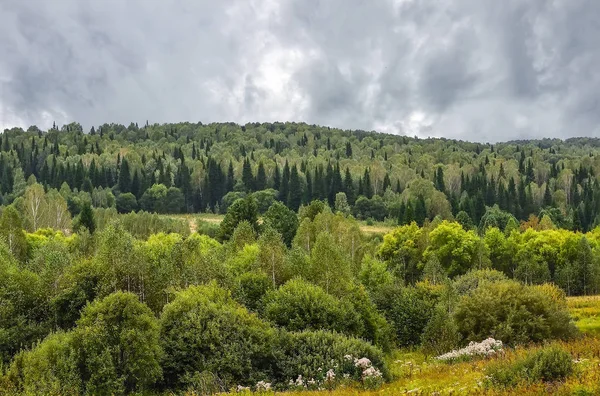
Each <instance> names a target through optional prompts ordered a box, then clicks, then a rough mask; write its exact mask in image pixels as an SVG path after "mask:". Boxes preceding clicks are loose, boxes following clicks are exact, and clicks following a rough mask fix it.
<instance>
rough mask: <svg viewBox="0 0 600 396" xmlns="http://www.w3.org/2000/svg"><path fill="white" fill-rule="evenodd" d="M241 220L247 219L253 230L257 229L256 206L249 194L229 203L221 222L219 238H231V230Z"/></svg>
mask: <svg viewBox="0 0 600 396" xmlns="http://www.w3.org/2000/svg"><path fill="white" fill-rule="evenodd" d="M242 221H247V222H248V223H250V226H252V228H253V229H254V231H255V232H257V231H258V212H257V206H256V201H255V200H254V198H252V197H251V196H248V197H246V198H244V199H238V200H237V201H235V202H234V203H233V205H231V207H230V208H229V210H228V211H227V214H226V215H225V218H224V219H223V221H222V222H221V229H220V231H219V238H220V239H221V240H228V239H229V238H231V236H232V235H233V231H234V230H235V228H236V227H237V225H238V224H239V223H240V222H242Z"/></svg>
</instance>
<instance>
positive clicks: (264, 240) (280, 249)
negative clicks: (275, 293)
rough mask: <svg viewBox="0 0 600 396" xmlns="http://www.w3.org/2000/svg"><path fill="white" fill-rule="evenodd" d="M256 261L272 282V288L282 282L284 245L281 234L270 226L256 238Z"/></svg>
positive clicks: (283, 274)
mask: <svg viewBox="0 0 600 396" xmlns="http://www.w3.org/2000/svg"><path fill="white" fill-rule="evenodd" d="M258 247H259V249H260V252H259V254H258V263H259V265H260V267H261V269H262V270H263V272H265V273H266V274H267V275H269V278H270V279H271V281H272V282H273V288H275V287H277V286H278V285H280V284H281V283H283V280H284V276H285V267H284V265H285V254H286V247H285V245H284V243H283V241H282V239H281V234H280V233H278V232H277V231H276V230H274V229H273V228H271V227H267V228H266V229H265V230H264V231H263V233H262V235H261V236H260V238H259V239H258Z"/></svg>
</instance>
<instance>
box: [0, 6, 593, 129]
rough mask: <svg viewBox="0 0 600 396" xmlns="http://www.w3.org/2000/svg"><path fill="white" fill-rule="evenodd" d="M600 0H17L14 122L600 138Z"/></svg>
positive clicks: (11, 32) (5, 100) (1, 48)
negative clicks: (218, 124)
mask: <svg viewBox="0 0 600 396" xmlns="http://www.w3.org/2000/svg"><path fill="white" fill-rule="evenodd" d="M599 33H600V3H598V2H596V1H593V0H553V1H547V0H531V1H524V0H506V1H501V2H498V1H493V0H483V1H482V0H424V1H420V0H381V1H365V0H329V1H319V0H308V1H301V0H281V1H277V0H251V1H244V0H225V1H220V2H214V1H210V0H198V1H192V0H181V1H176V0H169V1H158V0H149V1H148V0H128V1H118V0H57V1H52V2H48V1H43V0H26V1H23V0H4V1H2V2H0V37H1V38H0V53H2V57H1V59H0V127H9V126H13V125H20V126H23V127H27V126H29V125H30V124H37V125H39V126H41V127H48V126H49V125H51V124H52V122H53V121H57V122H58V123H65V122H70V121H79V122H81V123H82V124H84V126H86V127H90V126H91V125H98V124H100V123H103V122H120V123H124V124H127V123H129V122H130V121H138V122H143V121H145V120H146V119H148V120H149V121H150V122H173V121H184V120H189V121H199V120H200V121H203V122H211V121H236V122H240V123H244V122H247V121H285V120H294V121H306V122H309V123H311V124H312V123H318V124H324V125H331V126H338V127H342V128H349V129H367V130H370V129H376V130H380V131H385V132H391V133H401V134H409V135H415V134H417V135H420V136H428V135H431V136H446V137H453V138H461V139H471V140H486V141H498V140H507V139H513V138H535V137H544V136H553V137H569V136H576V135H588V136H600V127H599V125H600V71H599V66H600V42H598V40H597V37H598V36H599Z"/></svg>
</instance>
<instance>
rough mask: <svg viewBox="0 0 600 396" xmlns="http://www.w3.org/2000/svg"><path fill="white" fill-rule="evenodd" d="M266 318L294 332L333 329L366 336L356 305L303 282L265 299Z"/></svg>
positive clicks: (277, 291)
mask: <svg viewBox="0 0 600 396" xmlns="http://www.w3.org/2000/svg"><path fill="white" fill-rule="evenodd" d="M264 315H265V317H266V318H267V319H268V320H270V321H271V322H273V323H275V324H276V325H278V326H282V327H284V328H286V329H287V330H290V331H301V330H332V331H337V332H340V333H345V334H348V335H355V336H359V335H361V334H362V333H363V323H362V321H361V318H360V316H359V314H358V313H357V312H356V310H355V309H354V307H353V306H352V304H351V303H350V302H348V301H342V300H340V299H337V298H336V297H334V296H332V295H330V294H327V293H325V291H324V290H323V289H322V288H320V287H319V286H315V285H313V284H311V283H309V282H306V281H304V280H302V279H293V280H291V281H289V282H287V283H286V284H285V285H283V286H281V287H280V288H279V289H277V290H273V291H271V292H270V293H269V294H268V295H267V296H266V297H265V309H264Z"/></svg>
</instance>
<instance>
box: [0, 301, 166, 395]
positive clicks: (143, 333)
mask: <svg viewBox="0 0 600 396" xmlns="http://www.w3.org/2000/svg"><path fill="white" fill-rule="evenodd" d="M158 330H159V329H158V321H157V319H156V318H155V317H154V315H153V314H152V311H150V309H149V308H148V307H147V306H145V305H144V304H143V303H141V302H140V301H139V300H138V297H137V296H135V295H133V294H131V293H123V292H117V293H114V294H111V295H109V296H108V297H106V298H104V299H102V300H96V301H95V302H93V303H92V304H90V305H88V306H86V307H85V309H84V310H83V313H82V316H81V319H80V320H79V321H78V322H77V327H76V328H75V329H74V330H73V331H71V332H68V333H56V334H53V335H50V336H48V337H47V338H46V339H44V341H42V342H40V343H39V344H38V345H37V346H35V347H34V348H33V349H32V350H31V351H27V352H23V353H21V354H19V355H18V356H17V357H16V358H15V359H14V361H13V363H12V365H11V367H10V372H9V378H10V379H11V381H12V382H13V383H14V384H15V385H16V387H17V388H18V389H20V390H22V391H23V392H24V393H25V394H60V395H79V394H94V395H95V394H105V395H110V394H125V393H132V392H139V391H144V390H148V389H149V388H150V387H152V386H153V385H154V383H155V382H156V380H158V378H160V376H161V368H160V365H159V360H160V354H161V351H160V347H159V344H158V334H159V333H158Z"/></svg>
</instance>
